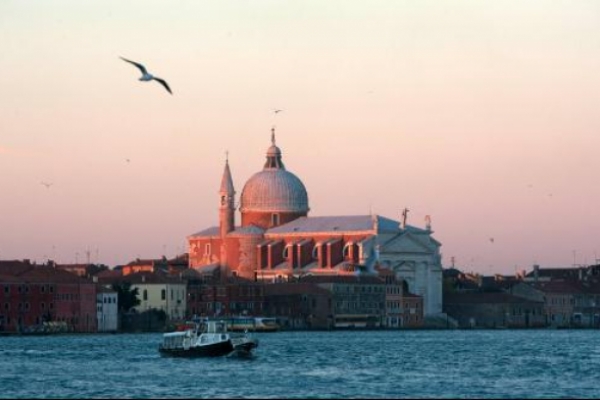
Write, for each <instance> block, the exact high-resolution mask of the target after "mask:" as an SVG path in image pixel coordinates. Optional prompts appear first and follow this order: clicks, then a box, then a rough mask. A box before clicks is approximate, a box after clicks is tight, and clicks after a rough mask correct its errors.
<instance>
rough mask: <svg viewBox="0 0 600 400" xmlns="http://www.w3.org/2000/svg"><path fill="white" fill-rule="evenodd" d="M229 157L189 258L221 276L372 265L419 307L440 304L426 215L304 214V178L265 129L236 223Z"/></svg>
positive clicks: (338, 272) (283, 275) (433, 311)
mask: <svg viewBox="0 0 600 400" xmlns="http://www.w3.org/2000/svg"><path fill="white" fill-rule="evenodd" d="M235 194H236V191H235V188H234V185H233V179H232V174H231V169H230V166H229V160H226V161H225V168H224V171H223V175H222V178H221V186H220V189H219V225H218V226H213V227H209V228H206V229H204V230H201V231H199V232H197V233H195V234H192V235H190V236H188V238H187V239H188V254H189V266H190V267H191V268H194V269H197V270H198V271H200V272H202V273H204V272H205V271H208V272H209V273H211V274H213V273H214V271H215V269H219V270H220V271H221V272H220V276H221V277H222V279H225V278H227V277H231V276H238V277H242V278H245V279H250V280H254V281H263V282H270V283H273V282H283V281H292V280H294V279H298V278H301V277H303V276H306V275H324V276H327V275H329V276H353V275H355V274H356V273H357V272H359V271H361V270H362V271H366V272H370V273H372V272H373V271H374V266H375V265H377V264H378V265H380V266H381V267H382V268H387V269H389V270H391V271H393V272H394V273H395V274H396V275H397V276H398V277H399V278H402V279H403V280H404V281H405V282H406V285H407V289H408V291H410V292H413V293H415V294H418V295H420V296H422V298H423V307H424V312H425V314H426V315H429V316H436V315H439V314H440V313H441V312H442V267H441V253H440V247H441V244H440V243H439V242H438V241H437V240H435V239H434V238H433V237H432V233H433V231H432V230H431V223H430V221H427V223H426V226H425V228H418V227H415V226H411V225H408V224H407V223H406V216H407V210H405V212H404V213H403V221H402V222H400V221H396V220H394V219H390V218H386V217H383V216H380V215H349V216H316V217H313V216H309V215H308V213H309V210H310V208H309V202H308V192H307V190H306V188H305V186H304V183H303V182H302V181H301V180H300V179H299V178H298V177H297V176H296V175H295V174H293V173H292V172H290V171H288V170H287V169H286V167H285V166H284V164H283V161H282V152H281V150H280V148H279V147H278V146H277V145H276V142H275V132H274V130H273V131H272V133H271V146H270V147H269V148H268V150H267V155H266V162H265V164H264V167H263V169H262V171H259V172H257V173H255V174H254V175H252V176H251V177H250V179H248V181H247V182H246V183H245V185H244V187H243V189H242V192H241V196H240V203H239V212H240V214H241V223H240V225H236V222H235V221H236V218H235V213H236V209H237V207H236V202H235Z"/></svg>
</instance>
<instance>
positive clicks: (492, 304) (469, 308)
mask: <svg viewBox="0 0 600 400" xmlns="http://www.w3.org/2000/svg"><path fill="white" fill-rule="evenodd" d="M444 311H445V312H446V314H447V315H449V316H450V317H452V318H453V319H454V320H455V321H457V323H458V327H460V328H536V327H542V326H545V325H546V317H545V314H544V302H543V301H541V300H538V299H527V298H523V297H518V296H516V295H511V294H509V293H505V292H454V293H444Z"/></svg>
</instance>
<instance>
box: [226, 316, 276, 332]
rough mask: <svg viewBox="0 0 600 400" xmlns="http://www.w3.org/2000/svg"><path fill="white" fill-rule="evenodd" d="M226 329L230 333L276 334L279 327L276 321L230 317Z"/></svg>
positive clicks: (272, 319)
mask: <svg viewBox="0 0 600 400" xmlns="http://www.w3.org/2000/svg"><path fill="white" fill-rule="evenodd" d="M227 328H228V329H229V330H230V331H232V332H277V331H279V330H280V328H281V327H280V326H279V324H278V323H277V319H275V318H268V317H249V316H240V317H230V318H228V319H227Z"/></svg>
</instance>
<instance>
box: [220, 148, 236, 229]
mask: <svg viewBox="0 0 600 400" xmlns="http://www.w3.org/2000/svg"><path fill="white" fill-rule="evenodd" d="M219 199H220V202H219V228H220V229H219V233H220V236H221V238H224V237H225V235H227V234H228V233H229V232H231V231H233V230H234V229H235V201H234V199H235V190H234V188H233V180H232V179H231V171H230V170H229V156H227V158H226V159H225V169H224V171H223V177H222V178H221V189H220V190H219Z"/></svg>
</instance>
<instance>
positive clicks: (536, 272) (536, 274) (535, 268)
mask: <svg viewBox="0 0 600 400" xmlns="http://www.w3.org/2000/svg"><path fill="white" fill-rule="evenodd" d="M539 277H540V266H539V265H538V264H535V265H534V266H533V281H534V282H536V283H537V281H538V279H539Z"/></svg>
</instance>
